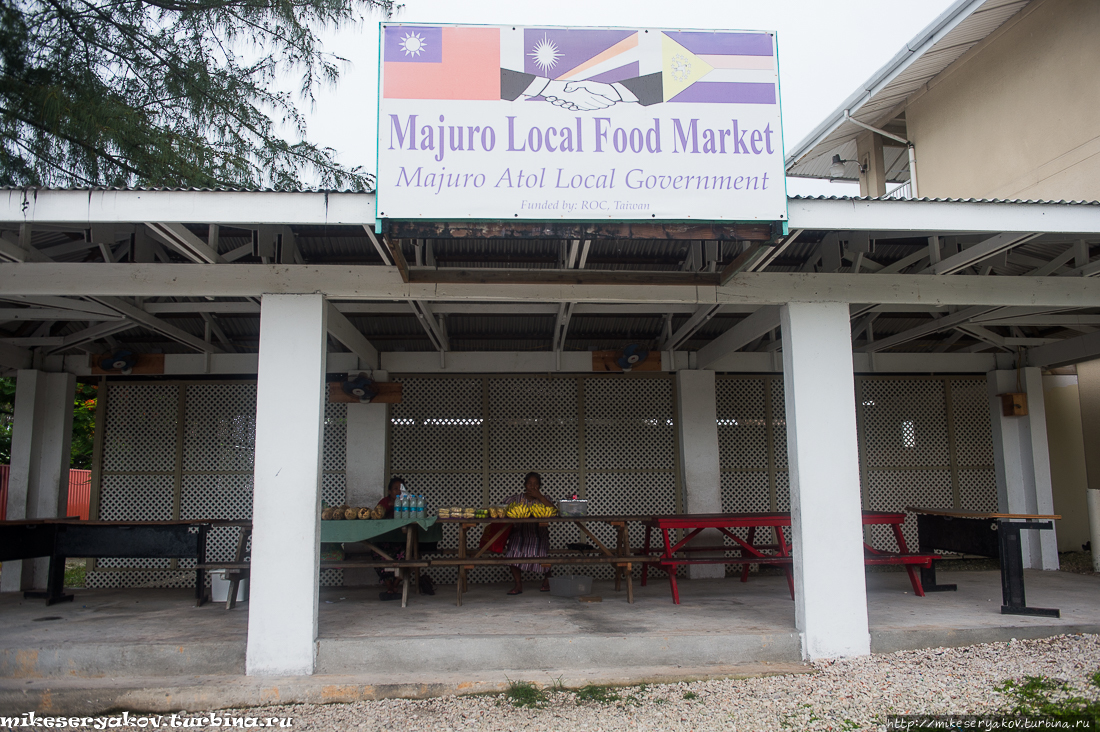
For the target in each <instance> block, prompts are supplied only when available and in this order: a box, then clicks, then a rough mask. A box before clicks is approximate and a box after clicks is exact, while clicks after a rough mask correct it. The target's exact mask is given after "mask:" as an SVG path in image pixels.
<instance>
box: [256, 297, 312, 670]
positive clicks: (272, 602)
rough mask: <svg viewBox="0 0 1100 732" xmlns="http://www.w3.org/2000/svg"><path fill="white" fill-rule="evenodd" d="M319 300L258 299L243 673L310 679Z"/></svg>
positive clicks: (291, 298)
mask: <svg viewBox="0 0 1100 732" xmlns="http://www.w3.org/2000/svg"><path fill="white" fill-rule="evenodd" d="M325 311H326V308H325V301H324V297H323V296H322V295H264V296H263V300H262V302H261V305H260V363H259V370H258V373H257V377H256V461H255V467H254V495H253V500H252V525H253V529H252V567H251V581H250V594H249V602H248V648H247V653H246V660H245V666H246V672H247V673H248V674H249V675H251V676H298V675H304V674H311V673H313V666H314V656H315V648H316V643H315V641H316V639H317V602H318V599H317V590H318V562H319V559H320V543H319V541H320V521H321V511H320V505H321V448H322V438H323V426H324V415H325V409H324V398H325V395H324V386H325V351H326V348H325V341H326V337H327V333H328V329H327V323H326V317H325Z"/></svg>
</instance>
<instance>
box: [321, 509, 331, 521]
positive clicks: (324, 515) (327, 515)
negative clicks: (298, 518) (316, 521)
mask: <svg viewBox="0 0 1100 732" xmlns="http://www.w3.org/2000/svg"><path fill="white" fill-rule="evenodd" d="M321 520H322V521H332V507H331V506H330V507H328V508H324V509H321Z"/></svg>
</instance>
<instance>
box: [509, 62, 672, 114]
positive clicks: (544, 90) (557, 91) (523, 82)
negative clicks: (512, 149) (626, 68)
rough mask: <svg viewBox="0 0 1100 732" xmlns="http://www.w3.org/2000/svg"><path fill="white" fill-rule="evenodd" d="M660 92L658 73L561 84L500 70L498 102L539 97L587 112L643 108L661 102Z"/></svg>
mask: <svg viewBox="0 0 1100 732" xmlns="http://www.w3.org/2000/svg"><path fill="white" fill-rule="evenodd" d="M661 90H662V86H661V74H660V73H656V74H649V75H647V76H641V77H636V78H633V79H625V80H623V81H616V82H604V81H593V80H591V79H582V80H579V81H563V80H561V79H548V78H546V77H545V76H535V75H534V74H525V73H523V72H520V71H512V70H511V69H501V70H500V98H501V99H506V100H508V101H515V100H517V99H519V98H520V97H521V96H522V97H528V98H531V97H541V98H542V99H545V100H546V101H548V102H550V103H551V104H553V105H555V106H558V107H561V108H562V109H568V110H570V111H580V112H590V111H594V110H597V109H606V108H608V107H610V106H613V105H615V104H624V103H625V104H640V105H642V106H643V107H645V106H649V105H650V104H657V103H659V102H662V101H664V99H663V96H662V91H661Z"/></svg>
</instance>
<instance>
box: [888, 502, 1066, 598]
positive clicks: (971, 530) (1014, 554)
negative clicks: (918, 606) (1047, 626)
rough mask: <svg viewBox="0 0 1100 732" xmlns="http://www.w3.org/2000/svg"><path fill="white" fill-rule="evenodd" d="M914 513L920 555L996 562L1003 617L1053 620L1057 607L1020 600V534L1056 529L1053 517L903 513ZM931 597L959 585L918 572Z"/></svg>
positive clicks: (931, 571)
mask: <svg viewBox="0 0 1100 732" xmlns="http://www.w3.org/2000/svg"><path fill="white" fill-rule="evenodd" d="M905 510H906V511H911V512H913V513H915V514H917V537H918V541H919V542H920V550H921V551H922V552H931V551H934V550H937V549H939V550H941V551H948V552H957V553H959V554H976V555H978V556H982V557H997V558H998V559H999V560H1000V564H1001V614H1002V615H1039V616H1043V617H1050V618H1057V617H1061V613H1060V612H1059V611H1058V610H1057V609H1055V608H1046V607H1028V606H1027V599H1026V598H1025V597H1024V558H1023V551H1022V549H1021V547H1020V532H1021V531H1026V530H1037V531H1043V530H1048V529H1053V528H1054V521H1056V520H1058V519H1060V518H1062V517H1061V516H1058V515H1055V514H1032V513H1028V514H1024V513H996V512H986V511H949V510H945V509H938V508H907V509H905ZM921 578H922V580H923V581H924V587H925V589H927V590H928V591H929V592H944V591H954V590H957V589H958V585H953V584H945V585H941V584H939V583H937V582H936V565H935V564H934V563H932V564H929V566H928V567H927V568H925V569H922V570H921Z"/></svg>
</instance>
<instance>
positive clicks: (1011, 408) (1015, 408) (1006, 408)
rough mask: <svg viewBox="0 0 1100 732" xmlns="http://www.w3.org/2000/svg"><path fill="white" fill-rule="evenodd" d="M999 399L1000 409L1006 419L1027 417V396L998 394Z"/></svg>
mask: <svg viewBox="0 0 1100 732" xmlns="http://www.w3.org/2000/svg"><path fill="white" fill-rule="evenodd" d="M998 396H1000V397H1001V409H1002V412H1003V414H1004V416H1006V417H1026V416H1027V394H1021V393H1011V392H1010V393H1007V394H999V395H998Z"/></svg>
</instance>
